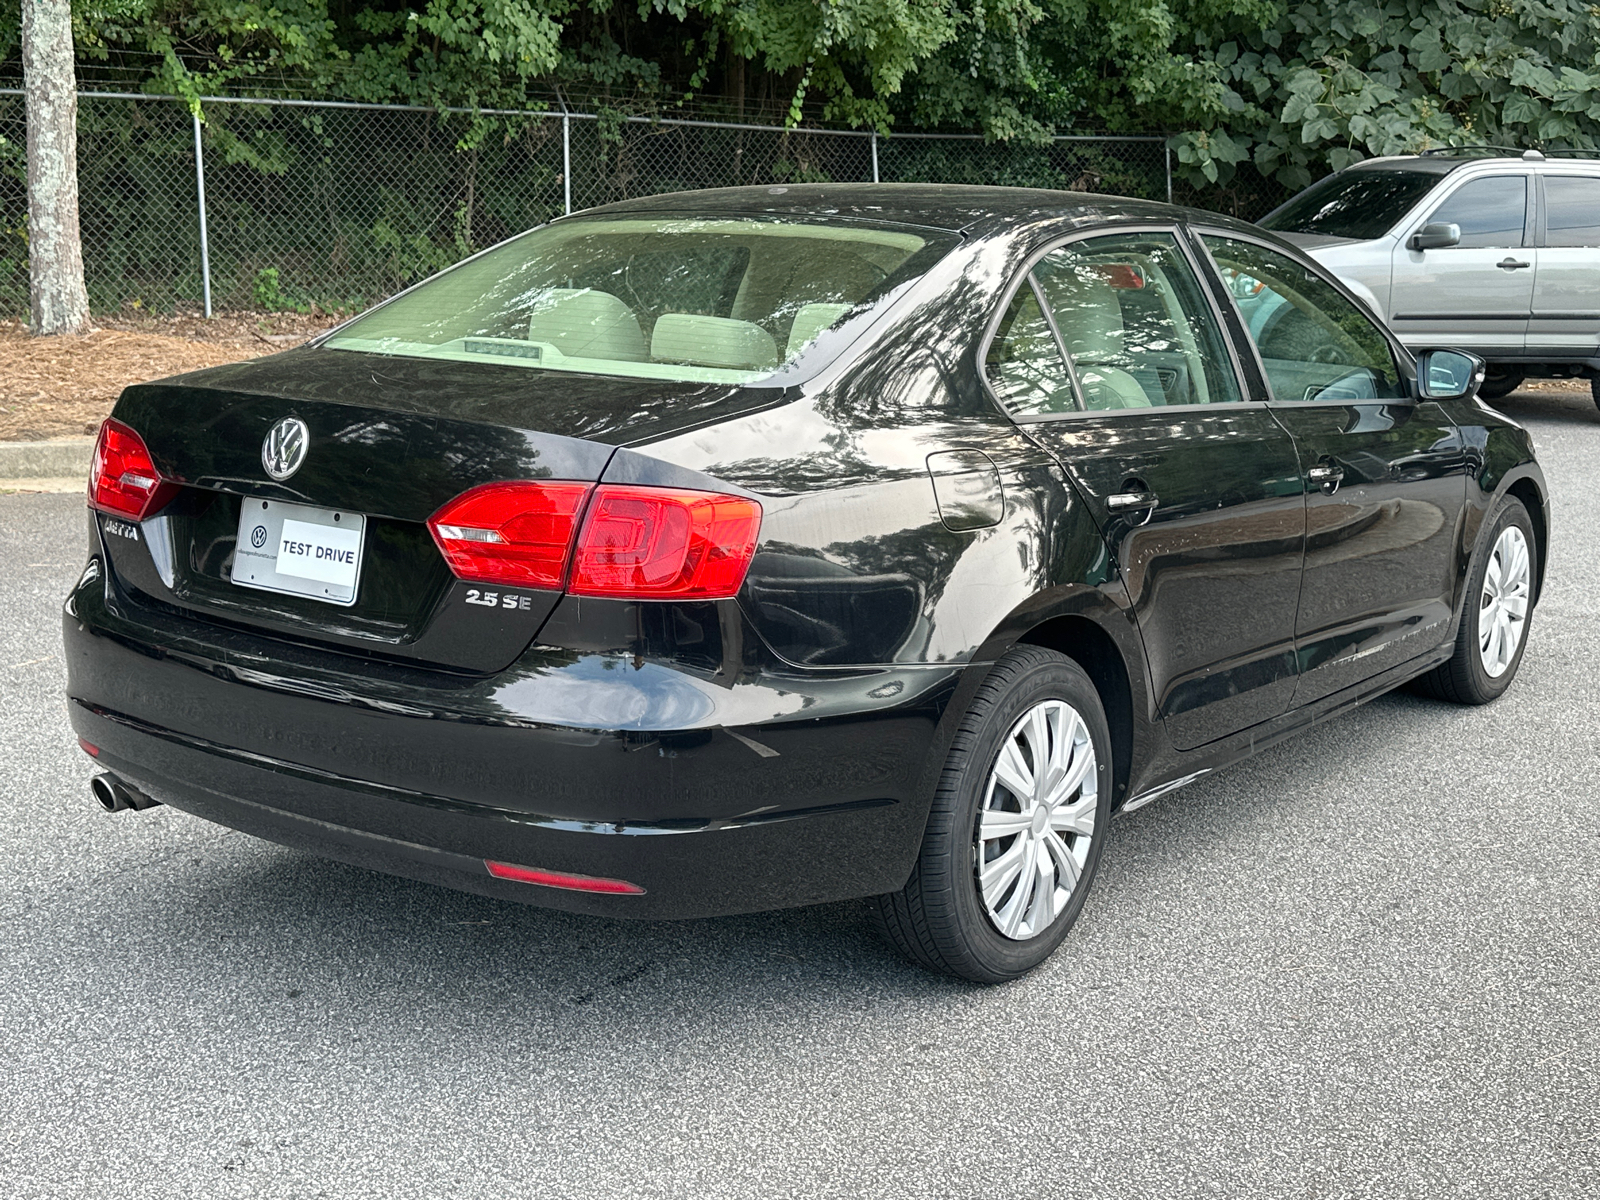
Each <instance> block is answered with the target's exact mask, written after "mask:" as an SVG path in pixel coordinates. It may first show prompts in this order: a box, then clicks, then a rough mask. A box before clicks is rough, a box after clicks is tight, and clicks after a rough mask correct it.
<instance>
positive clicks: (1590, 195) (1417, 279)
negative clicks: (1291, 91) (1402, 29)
mask: <svg viewBox="0 0 1600 1200" xmlns="http://www.w3.org/2000/svg"><path fill="white" fill-rule="evenodd" d="M1557 153H1559V152H1555V151H1552V152H1551V155H1552V156H1551V157H1546V156H1545V155H1544V154H1541V153H1540V152H1539V151H1537V150H1527V151H1517V150H1501V149H1499V148H1498V147H1488V146H1486V147H1473V148H1467V149H1451V150H1439V151H1426V152H1424V153H1422V154H1416V155H1406V156H1404V157H1396V158H1375V159H1371V160H1369V161H1367V162H1363V163H1358V164H1357V165H1355V166H1353V167H1348V168H1346V169H1345V170H1343V171H1340V172H1338V173H1337V174H1334V175H1330V176H1329V177H1328V178H1326V179H1324V180H1322V181H1321V182H1320V183H1316V184H1313V185H1312V186H1311V187H1309V188H1307V189H1306V190H1305V191H1303V192H1301V193H1300V194H1299V195H1297V196H1295V197H1293V198H1292V199H1291V200H1289V201H1288V202H1287V203H1285V204H1283V205H1281V206H1279V207H1278V208H1276V209H1274V210H1273V211H1272V212H1271V213H1269V214H1268V215H1267V216H1266V217H1265V218H1264V219H1263V220H1262V221H1261V224H1262V225H1263V226H1265V227H1266V228H1267V229H1271V230H1273V231H1274V232H1276V233H1278V234H1279V235H1280V236H1282V237H1285V238H1287V239H1288V240H1289V241H1291V242H1295V243H1297V244H1298V245H1300V246H1301V247H1302V248H1303V249H1305V250H1306V251H1307V252H1308V253H1309V254H1311V255H1312V257H1314V258H1316V259H1317V260H1318V261H1319V262H1321V263H1323V264H1324V265H1326V266H1327V267H1328V268H1329V269H1331V270H1333V271H1334V272H1336V273H1337V274H1338V275H1339V276H1341V277H1342V278H1343V279H1344V281H1345V282H1346V283H1347V284H1349V285H1350V287H1351V288H1353V289H1354V290H1355V291H1356V292H1357V293H1358V294H1359V295H1360V296H1361V297H1362V298H1363V299H1365V300H1366V301H1367V302H1368V303H1369V304H1371V305H1372V307H1373V308H1374V309H1375V310H1376V311H1377V312H1378V314H1379V315H1380V316H1382V317H1383V318H1384V319H1385V320H1386V321H1388V323H1389V325H1390V327H1391V328H1393V329H1394V331H1395V332H1396V333H1397V334H1399V335H1400V339H1401V340H1402V341H1403V342H1405V343H1406V345H1407V346H1409V347H1411V348H1412V349H1424V348H1427V347H1432V346H1452V347H1461V348H1463V349H1467V350H1471V351H1473V352H1474V353H1476V354H1478V355H1480V356H1481V357H1482V358H1484V359H1485V360H1486V361H1487V362H1488V364H1489V371H1488V377H1487V378H1486V379H1485V381H1484V385H1483V388H1482V389H1481V392H1480V394H1481V395H1482V396H1483V397H1484V398H1485V399H1490V400H1492V399H1496V398H1498V397H1500V396H1504V395H1506V394H1507V393H1509V392H1511V391H1513V390H1514V389H1515V388H1516V387H1517V386H1518V385H1519V384H1521V382H1522V381H1523V379H1525V378H1527V377H1529V376H1543V377H1547V378H1563V377H1564V378H1588V379H1589V380H1590V388H1591V389H1592V391H1593V392H1594V397H1595V403H1596V404H1600V162H1595V161H1592V160H1589V161H1585V160H1583V159H1581V158H1577V157H1574V158H1559V157H1554V155H1556V154H1557Z"/></svg>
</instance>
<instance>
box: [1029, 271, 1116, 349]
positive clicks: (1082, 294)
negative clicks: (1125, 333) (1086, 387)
mask: <svg viewBox="0 0 1600 1200" xmlns="http://www.w3.org/2000/svg"><path fill="white" fill-rule="evenodd" d="M1045 281H1046V282H1045V288H1044V291H1045V295H1046V296H1047V297H1049V300H1050V311H1051V312H1052V313H1053V314H1054V316H1055V319H1056V327H1057V328H1058V329H1060V330H1061V340H1062V341H1063V342H1065V343H1066V345H1067V353H1068V354H1070V355H1072V358H1073V361H1075V362H1086V363H1104V362H1115V361H1117V360H1118V359H1120V358H1121V357H1122V351H1123V340H1122V305H1121V304H1119V303H1118V301H1117V293H1116V290H1115V289H1114V288H1113V287H1112V286H1111V285H1110V284H1109V283H1107V282H1106V281H1105V279H1104V278H1103V277H1102V276H1101V274H1100V272H1099V270H1098V269H1097V268H1095V267H1092V266H1087V265H1085V266H1078V267H1068V268H1067V269H1065V270H1057V271H1051V272H1050V273H1049V274H1048V275H1047V276H1045Z"/></svg>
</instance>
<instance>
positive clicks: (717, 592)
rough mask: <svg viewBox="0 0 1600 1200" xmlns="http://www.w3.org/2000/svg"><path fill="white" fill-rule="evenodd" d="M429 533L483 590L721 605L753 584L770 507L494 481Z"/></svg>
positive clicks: (634, 490) (653, 492)
mask: <svg viewBox="0 0 1600 1200" xmlns="http://www.w3.org/2000/svg"><path fill="white" fill-rule="evenodd" d="M591 492H593V493H594V495H593V498H592V499H591V498H590V493H591ZM586 500H587V502H588V507H587V511H585V501H586ZM580 517H581V518H582V528H581V530H580V529H579V528H578V523H579V518H580ZM428 529H429V531H430V532H432V534H433V540H434V541H435V542H437V543H438V546H439V550H440V552H441V553H442V554H443V555H444V557H445V561H446V562H447V563H449V564H450V569H451V571H453V572H454V573H455V575H456V577H457V578H459V579H465V580H470V581H472V582H474V583H497V584H501V585H503V586H507V587H528V588H551V589H554V588H560V587H563V586H565V587H566V588H567V590H569V591H570V592H572V593H573V594H574V595H578V596H608V597H614V598H619V599H628V600H720V599H726V598H728V597H730V596H733V595H735V594H736V593H737V592H738V591H739V588H740V586H742V585H743V583H744V576H745V572H746V571H747V570H748V569H749V567H750V559H751V558H752V557H753V556H754V554H755V550H756V538H757V536H758V535H759V534H760V532H761V505H760V504H758V503H756V502H755V501H754V500H748V499H746V498H744V497H743V496H726V495H722V494H721V493H717V492H691V491H683V490H680V489H676V488H652V487H633V486H623V485H619V484H601V485H600V486H599V487H595V485H593V484H589V483H532V482H529V483H486V484H484V485H483V486H481V487H475V488H473V489H472V490H471V491H468V492H463V493H462V494H461V495H459V496H457V497H456V498H455V499H454V500H452V501H450V503H448V504H446V505H445V506H444V507H443V508H441V509H440V510H439V511H438V512H436V513H434V514H433V516H431V517H429V518H428ZM574 542H576V549H575V550H573V551H572V554H571V558H572V564H571V570H570V572H569V571H568V567H567V558H568V552H569V550H571V548H572V547H573V544H574Z"/></svg>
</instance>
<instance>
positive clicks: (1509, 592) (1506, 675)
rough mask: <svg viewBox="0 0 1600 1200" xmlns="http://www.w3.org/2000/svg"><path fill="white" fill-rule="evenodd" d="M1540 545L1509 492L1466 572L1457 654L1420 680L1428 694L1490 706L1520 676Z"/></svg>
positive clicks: (1461, 702)
mask: <svg viewBox="0 0 1600 1200" xmlns="http://www.w3.org/2000/svg"><path fill="white" fill-rule="evenodd" d="M1537 553H1538V543H1537V542H1535V540H1534V536H1533V520H1532V518H1530V517H1529V516H1528V510H1527V509H1526V508H1525V507H1524V506H1523V504H1522V501H1520V500H1518V499H1517V498H1516V497H1515V496H1507V497H1506V498H1505V499H1504V500H1502V501H1501V502H1500V507H1499V508H1497V509H1496V510H1495V512H1494V515H1493V517H1492V519H1491V521H1490V524H1489V528H1488V530H1487V531H1486V533H1485V534H1484V539H1483V543H1482V550H1481V552H1480V554H1479V556H1478V558H1477V560H1476V561H1474V562H1473V564H1472V570H1471V571H1470V572H1469V573H1468V575H1467V596H1466V607H1465V610H1464V611H1463V612H1462V614H1461V629H1460V632H1459V633H1458V634H1457V636H1456V648H1455V653H1454V654H1453V655H1452V656H1451V657H1450V660H1449V661H1448V662H1445V663H1442V664H1441V665H1439V666H1437V667H1435V668H1434V669H1433V670H1432V671H1429V672H1428V673H1427V674H1426V675H1424V676H1422V678H1421V679H1419V680H1417V688H1418V690H1420V691H1421V692H1423V693H1424V694H1425V695H1430V696H1434V697H1436V698H1437V699H1440V700H1451V701H1454V702H1455V703H1457V704H1487V703H1488V702H1489V701H1491V700H1493V699H1495V698H1496V697H1497V696H1499V695H1500V694H1501V693H1502V692H1504V691H1505V690H1506V689H1507V688H1508V687H1510V686H1511V681H1512V680H1513V679H1514V678H1516V674H1517V668H1518V667H1519V666H1521V665H1522V652H1523V650H1524V649H1525V648H1526V647H1527V644H1528V624H1529V622H1530V621H1531V620H1532V619H1533V586H1534V580H1535V579H1537V578H1538V574H1537V570H1536V568H1537V566H1538V563H1537V560H1536V559H1535V557H1534V556H1535V555H1536V554H1537Z"/></svg>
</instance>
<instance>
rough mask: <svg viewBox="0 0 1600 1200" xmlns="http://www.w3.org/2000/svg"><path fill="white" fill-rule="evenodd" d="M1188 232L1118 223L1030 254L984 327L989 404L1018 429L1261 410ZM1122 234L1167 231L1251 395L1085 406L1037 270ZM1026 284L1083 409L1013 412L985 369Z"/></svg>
mask: <svg viewBox="0 0 1600 1200" xmlns="http://www.w3.org/2000/svg"><path fill="white" fill-rule="evenodd" d="M1186 229H1187V227H1186V226H1184V225H1180V224H1175V223H1169V224H1156V225H1134V224H1127V223H1119V224H1115V225H1097V226H1095V227H1094V228H1093V229H1079V230H1075V231H1073V232H1072V233H1070V234H1067V235H1066V236H1065V237H1061V238H1057V239H1056V240H1055V241H1053V242H1049V243H1047V244H1046V245H1045V246H1044V248H1043V249H1040V250H1036V251H1034V252H1033V253H1031V254H1029V255H1028V257H1027V259H1026V260H1025V261H1024V262H1023V265H1022V267H1021V269H1020V270H1019V271H1018V272H1017V275H1016V277H1015V278H1014V279H1012V281H1011V282H1010V283H1009V284H1007V285H1006V289H1005V291H1004V293H1003V294H1002V297H1001V300H1000V303H999V304H998V305H997V306H996V307H995V310H994V312H993V313H991V314H990V316H989V323H988V325H987V326H986V327H985V329H984V333H983V337H982V338H981V339H980V340H979V342H978V347H977V365H978V377H979V378H980V379H981V380H982V381H983V390H984V392H985V393H987V395H988V397H989V399H990V401H991V402H993V403H994V405H995V406H996V407H997V408H999V410H1000V411H1001V412H1002V413H1004V414H1005V416H1006V418H1007V419H1008V420H1010V421H1013V422H1015V423H1016V424H1018V425H1036V424H1039V423H1040V422H1044V421H1079V420H1083V419H1085V418H1088V419H1100V418H1104V417H1119V416H1123V417H1125V416H1132V415H1138V414H1148V413H1151V412H1156V411H1159V412H1226V411H1228V410H1237V409H1246V408H1255V407H1259V405H1260V403H1261V402H1260V401H1259V400H1251V399H1249V398H1248V397H1249V395H1250V389H1249V388H1247V387H1245V386H1244V385H1245V382H1246V376H1245V374H1244V369H1243V364H1242V363H1241V362H1240V360H1239V351H1238V347H1236V346H1235V345H1234V344H1233V336H1232V331H1231V330H1230V329H1229V327H1228V324H1227V322H1226V321H1225V320H1224V319H1223V317H1222V314H1221V312H1220V310H1219V309H1218V308H1217V303H1216V298H1215V297H1214V296H1212V295H1211V290H1212V289H1211V288H1210V286H1208V284H1207V282H1206V279H1205V272H1206V270H1207V269H1208V267H1209V260H1207V263H1206V264H1205V265H1202V264H1201V263H1200V262H1199V261H1197V259H1196V257H1195V253H1194V250H1193V249H1192V248H1191V247H1190V246H1189V245H1188V242H1189V238H1188V237H1186V236H1185V233H1186ZM1123 233H1135V234H1137V233H1165V234H1170V235H1171V236H1172V240H1173V243H1174V245H1176V246H1177V248H1178V253H1179V254H1180V255H1182V257H1183V259H1184V261H1185V262H1187V263H1188V264H1189V269H1190V270H1191V271H1193V272H1194V274H1195V279H1196V281H1197V282H1199V283H1200V292H1201V294H1202V295H1204V296H1205V297H1206V301H1207V303H1208V304H1209V305H1210V309H1211V315H1212V319H1213V320H1215V321H1216V322H1217V331H1218V333H1220V334H1221V336H1222V344H1223V346H1224V347H1225V348H1226V349H1227V352H1228V363H1229V366H1230V367H1231V368H1232V370H1233V379H1234V384H1235V386H1236V387H1237V388H1238V390H1239V395H1241V396H1244V397H1246V398H1245V399H1243V400H1237V401H1227V402H1225V403H1221V404H1163V405H1161V406H1160V407H1159V409H1158V408H1155V407H1151V408H1122V409H1116V408H1108V409H1095V410H1094V411H1092V412H1091V411H1089V410H1088V409H1087V408H1086V407H1084V405H1083V393H1082V392H1081V391H1080V390H1079V386H1078V377H1077V373H1076V372H1075V371H1073V368H1072V357H1071V355H1069V354H1067V353H1066V344H1065V343H1064V342H1063V341H1062V340H1061V331H1060V330H1059V329H1057V328H1056V323H1055V317H1054V316H1052V315H1050V310H1049V305H1048V304H1045V303H1044V297H1043V295H1042V293H1041V292H1040V291H1039V286H1038V284H1037V283H1035V282H1033V268H1034V267H1036V266H1037V265H1038V264H1039V262H1040V260H1041V259H1043V258H1044V257H1045V256H1046V255H1050V254H1054V253H1055V252H1056V251H1057V250H1060V249H1061V248H1062V247H1063V246H1070V245H1072V244H1073V243H1075V242H1083V241H1088V240H1089V239H1090V238H1097V237H1114V236H1116V235H1117V234H1123ZM1023 280H1027V281H1028V282H1029V286H1031V287H1032V288H1033V289H1034V293H1033V294H1034V299H1035V300H1036V301H1038V302H1039V305H1040V307H1041V309H1043V310H1044V312H1045V314H1046V317H1045V319H1046V320H1047V321H1048V322H1049V324H1050V332H1051V333H1052V334H1053V335H1054V336H1055V339H1056V353H1057V354H1060V355H1061V356H1062V361H1063V362H1064V363H1065V364H1066V368H1067V371H1068V373H1069V377H1070V378H1071V379H1072V392H1073V396H1074V398H1075V399H1076V401H1077V403H1078V405H1079V409H1078V411H1077V412H1061V413H1014V412H1012V411H1011V410H1010V409H1008V408H1007V407H1006V406H1005V404H1004V403H1002V402H1001V400H1000V397H999V396H997V395H996V394H995V391H994V388H993V387H991V386H990V384H989V372H988V370H987V369H985V365H986V364H987V363H988V361H989V347H990V344H991V343H993V341H994V338H995V334H996V333H997V332H998V331H999V328H1000V322H1001V321H1003V320H1004V319H1005V315H1006V313H1007V312H1008V311H1009V310H1010V308H1011V303H1012V301H1013V300H1015V299H1016V295H1017V293H1018V292H1019V291H1021V290H1022V282H1023Z"/></svg>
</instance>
